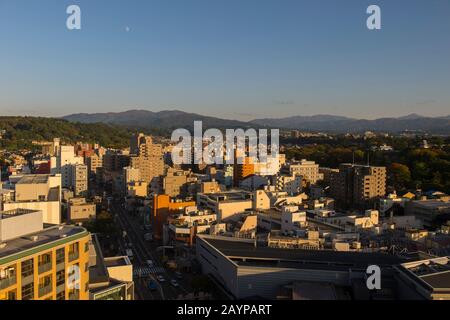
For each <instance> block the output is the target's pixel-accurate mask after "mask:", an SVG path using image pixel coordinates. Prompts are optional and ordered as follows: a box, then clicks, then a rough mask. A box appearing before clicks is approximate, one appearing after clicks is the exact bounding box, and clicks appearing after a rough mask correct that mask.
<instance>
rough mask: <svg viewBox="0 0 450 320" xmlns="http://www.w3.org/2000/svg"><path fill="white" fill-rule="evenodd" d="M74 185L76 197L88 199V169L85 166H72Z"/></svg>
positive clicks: (72, 186) (72, 185)
mask: <svg viewBox="0 0 450 320" xmlns="http://www.w3.org/2000/svg"><path fill="white" fill-rule="evenodd" d="M71 169H72V184H71V188H72V189H73V192H74V195H75V196H76V197H79V196H81V197H86V196H87V195H88V167H87V165H85V164H75V165H71Z"/></svg>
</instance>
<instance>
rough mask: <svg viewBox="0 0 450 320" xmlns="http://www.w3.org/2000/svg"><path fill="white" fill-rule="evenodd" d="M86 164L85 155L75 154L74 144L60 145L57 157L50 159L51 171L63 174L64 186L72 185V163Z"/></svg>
mask: <svg viewBox="0 0 450 320" xmlns="http://www.w3.org/2000/svg"><path fill="white" fill-rule="evenodd" d="M76 164H84V159H83V157H78V156H75V149H74V146H59V150H58V152H57V155H56V156H55V157H51V159H50V173H52V174H56V173H60V174H61V182H62V187H63V188H70V187H72V182H73V178H72V165H76Z"/></svg>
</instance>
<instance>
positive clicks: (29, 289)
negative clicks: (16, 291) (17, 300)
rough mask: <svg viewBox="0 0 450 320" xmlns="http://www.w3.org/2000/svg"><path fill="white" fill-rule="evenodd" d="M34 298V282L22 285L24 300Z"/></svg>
mask: <svg viewBox="0 0 450 320" xmlns="http://www.w3.org/2000/svg"><path fill="white" fill-rule="evenodd" d="M33 299H34V283H33V282H32V283H30V284H27V285H25V286H23V287H22V300H33Z"/></svg>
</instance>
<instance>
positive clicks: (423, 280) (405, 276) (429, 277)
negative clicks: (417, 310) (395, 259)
mask: <svg viewBox="0 0 450 320" xmlns="http://www.w3.org/2000/svg"><path fill="white" fill-rule="evenodd" d="M395 270H396V275H395V278H396V280H397V283H398V295H399V299H402V300H450V280H449V279H450V262H449V258H448V257H439V258H433V259H426V260H420V261H414V262H407V263H403V264H401V265H398V266H396V267H395Z"/></svg>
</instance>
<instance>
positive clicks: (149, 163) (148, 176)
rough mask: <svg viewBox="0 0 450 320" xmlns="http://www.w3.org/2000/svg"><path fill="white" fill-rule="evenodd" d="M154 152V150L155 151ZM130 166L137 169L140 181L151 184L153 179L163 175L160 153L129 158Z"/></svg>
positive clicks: (162, 162)
mask: <svg viewBox="0 0 450 320" xmlns="http://www.w3.org/2000/svg"><path fill="white" fill-rule="evenodd" d="M155 150H156V149H155ZM130 166H131V167H132V168H135V169H139V171H140V177H141V180H142V181H145V182H147V183H151V182H152V180H153V179H155V178H157V177H159V176H161V175H163V174H164V160H163V155H162V153H160V154H153V155H152V156H141V155H139V156H135V157H131V158H130Z"/></svg>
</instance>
